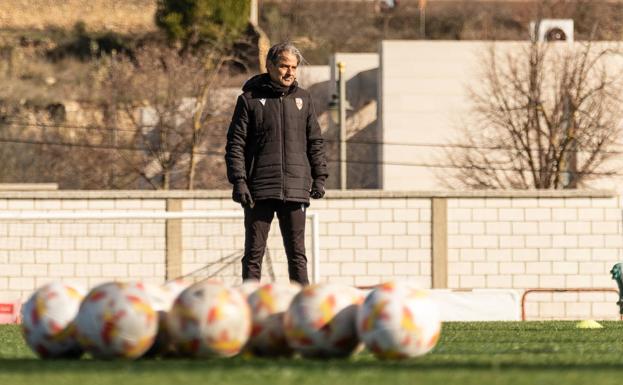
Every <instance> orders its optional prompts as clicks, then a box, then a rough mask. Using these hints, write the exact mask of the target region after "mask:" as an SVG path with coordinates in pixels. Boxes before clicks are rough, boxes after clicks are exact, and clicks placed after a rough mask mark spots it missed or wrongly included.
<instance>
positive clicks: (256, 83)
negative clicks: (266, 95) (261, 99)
mask: <svg viewBox="0 0 623 385" xmlns="http://www.w3.org/2000/svg"><path fill="white" fill-rule="evenodd" d="M297 87H298V82H297V81H296V80H295V81H294V83H292V85H291V86H290V89H289V90H288V92H287V93H288V94H290V93H292V92H294V90H296V88H297ZM261 90H264V91H269V92H273V93H277V91H276V90H275V88H274V86H273V85H272V83H271V81H270V75H268V74H267V73H264V74H259V75H255V76H253V77H252V78H251V79H249V80H247V81H246V82H245V83H244V85H243V86H242V91H243V92H247V91H261Z"/></svg>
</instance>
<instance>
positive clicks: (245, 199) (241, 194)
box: [231, 179, 253, 207]
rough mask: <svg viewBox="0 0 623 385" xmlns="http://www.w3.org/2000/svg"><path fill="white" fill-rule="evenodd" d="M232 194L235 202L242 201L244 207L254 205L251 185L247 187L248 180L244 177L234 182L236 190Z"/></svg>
mask: <svg viewBox="0 0 623 385" xmlns="http://www.w3.org/2000/svg"><path fill="white" fill-rule="evenodd" d="M231 195H232V199H233V200H234V202H238V203H240V204H241V205H242V207H253V198H252V197H251V192H250V191H249V187H247V181H245V180H244V179H238V180H237V181H236V183H234V190H233V192H232V194H231Z"/></svg>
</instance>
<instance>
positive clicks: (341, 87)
mask: <svg viewBox="0 0 623 385" xmlns="http://www.w3.org/2000/svg"><path fill="white" fill-rule="evenodd" d="M337 69H338V95H339V103H338V105H339V109H340V115H339V116H340V190H346V180H347V178H346V79H345V74H344V72H345V71H346V64H345V63H344V62H338V63H337Z"/></svg>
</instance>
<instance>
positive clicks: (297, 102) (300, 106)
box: [294, 98, 303, 111]
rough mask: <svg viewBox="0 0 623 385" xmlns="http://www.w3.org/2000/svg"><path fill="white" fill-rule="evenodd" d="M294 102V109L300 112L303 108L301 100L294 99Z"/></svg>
mask: <svg viewBox="0 0 623 385" xmlns="http://www.w3.org/2000/svg"><path fill="white" fill-rule="evenodd" d="M294 100H295V101H296V108H298V109H299V111H300V110H301V109H302V108H303V99H301V98H295V99H294Z"/></svg>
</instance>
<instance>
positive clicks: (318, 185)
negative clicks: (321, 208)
mask: <svg viewBox="0 0 623 385" xmlns="http://www.w3.org/2000/svg"><path fill="white" fill-rule="evenodd" d="M309 196H310V197H312V198H313V199H320V198H322V197H323V196H324V178H316V179H314V183H312V188H311V192H310V193H309Z"/></svg>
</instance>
